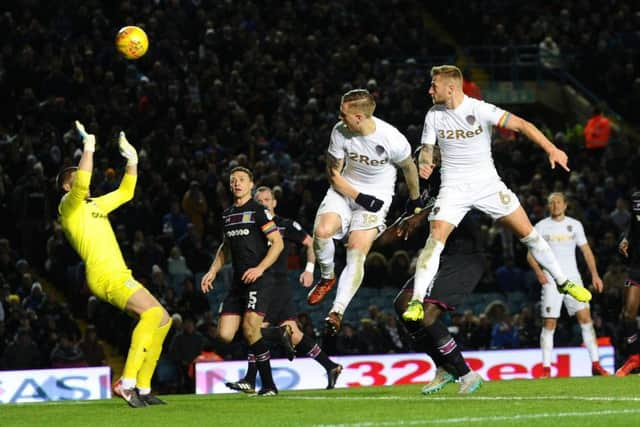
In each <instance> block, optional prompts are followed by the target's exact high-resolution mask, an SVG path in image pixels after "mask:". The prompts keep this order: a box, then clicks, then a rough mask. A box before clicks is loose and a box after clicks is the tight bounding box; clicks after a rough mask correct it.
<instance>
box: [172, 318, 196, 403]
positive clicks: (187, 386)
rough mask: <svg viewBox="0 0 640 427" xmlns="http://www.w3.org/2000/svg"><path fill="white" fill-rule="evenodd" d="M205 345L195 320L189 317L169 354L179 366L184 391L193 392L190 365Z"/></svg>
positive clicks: (174, 339)
mask: <svg viewBox="0 0 640 427" xmlns="http://www.w3.org/2000/svg"><path fill="white" fill-rule="evenodd" d="M203 345H204V338H203V336H202V334H200V332H198V331H197V330H196V327H195V323H194V320H193V318H191V317H187V318H185V319H184V321H183V324H182V332H181V333H179V334H178V335H176V336H174V337H173V339H172V340H171V344H170V345H169V354H170V357H171V359H172V360H173V362H174V363H175V364H176V366H178V371H179V373H180V378H181V381H180V384H181V386H182V391H183V392H187V391H193V384H192V381H191V380H190V378H189V375H188V371H189V365H190V364H191V362H192V361H193V359H195V358H196V357H197V356H198V355H199V354H200V352H201V351H202V347H203Z"/></svg>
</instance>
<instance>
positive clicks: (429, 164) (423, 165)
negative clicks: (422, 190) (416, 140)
mask: <svg viewBox="0 0 640 427" xmlns="http://www.w3.org/2000/svg"><path fill="white" fill-rule="evenodd" d="M434 147H435V145H433V144H422V148H421V149H420V153H419V154H418V173H419V174H420V177H421V178H422V179H429V177H430V176H431V174H432V173H433V169H434V168H435V164H434V162H433V148H434Z"/></svg>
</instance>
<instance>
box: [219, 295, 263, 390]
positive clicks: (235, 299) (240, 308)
mask: <svg viewBox="0 0 640 427" xmlns="http://www.w3.org/2000/svg"><path fill="white" fill-rule="evenodd" d="M239 286H242V287H245V286H246V285H244V284H241V283H238V284H234V286H232V288H231V290H230V291H229V293H228V294H227V295H226V296H225V299H224V301H223V302H222V310H221V313H220V318H219V319H218V336H217V338H216V339H217V340H219V341H220V342H221V343H223V344H229V343H230V342H232V341H233V339H234V338H235V336H236V333H237V332H238V329H240V325H241V324H242V315H241V313H244V310H245V307H246V305H247V303H246V300H245V292H244V289H242V288H240V287H239ZM247 363H248V366H247V372H246V374H245V377H244V378H241V379H239V380H237V381H228V382H225V385H226V386H227V387H229V388H230V389H232V390H236V391H242V392H243V393H249V394H251V393H255V387H256V380H255V378H256V372H257V368H256V357H255V354H253V353H252V352H251V350H249V351H248V353H247Z"/></svg>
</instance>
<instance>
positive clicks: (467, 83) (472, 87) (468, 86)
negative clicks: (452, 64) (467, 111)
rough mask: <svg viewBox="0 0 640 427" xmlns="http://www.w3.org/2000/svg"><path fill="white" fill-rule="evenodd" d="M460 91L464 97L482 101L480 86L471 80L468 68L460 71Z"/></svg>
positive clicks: (471, 73)
mask: <svg viewBox="0 0 640 427" xmlns="http://www.w3.org/2000/svg"><path fill="white" fill-rule="evenodd" d="M462 75H463V80H462V91H463V92H464V94H465V95H467V96H470V97H472V98H475V99H482V91H481V90H480V86H478V84H477V83H476V82H475V81H474V80H473V72H472V71H471V69H470V68H465V69H464V70H462Z"/></svg>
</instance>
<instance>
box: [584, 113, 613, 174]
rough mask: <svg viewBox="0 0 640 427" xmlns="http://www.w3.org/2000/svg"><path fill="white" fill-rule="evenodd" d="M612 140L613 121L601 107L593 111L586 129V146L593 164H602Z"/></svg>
mask: <svg viewBox="0 0 640 427" xmlns="http://www.w3.org/2000/svg"><path fill="white" fill-rule="evenodd" d="M610 138H611V121H610V120H609V119H608V118H607V117H606V116H605V115H604V113H603V112H602V108H601V107H596V108H595V109H594V110H593V115H592V116H591V118H590V119H589V120H588V121H587V124H586V126H585V127H584V146H585V148H586V149H587V152H588V153H589V157H590V158H591V160H592V162H598V163H599V162H600V159H601V158H602V157H603V154H604V150H605V148H607V146H608V145H609V139H610Z"/></svg>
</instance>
